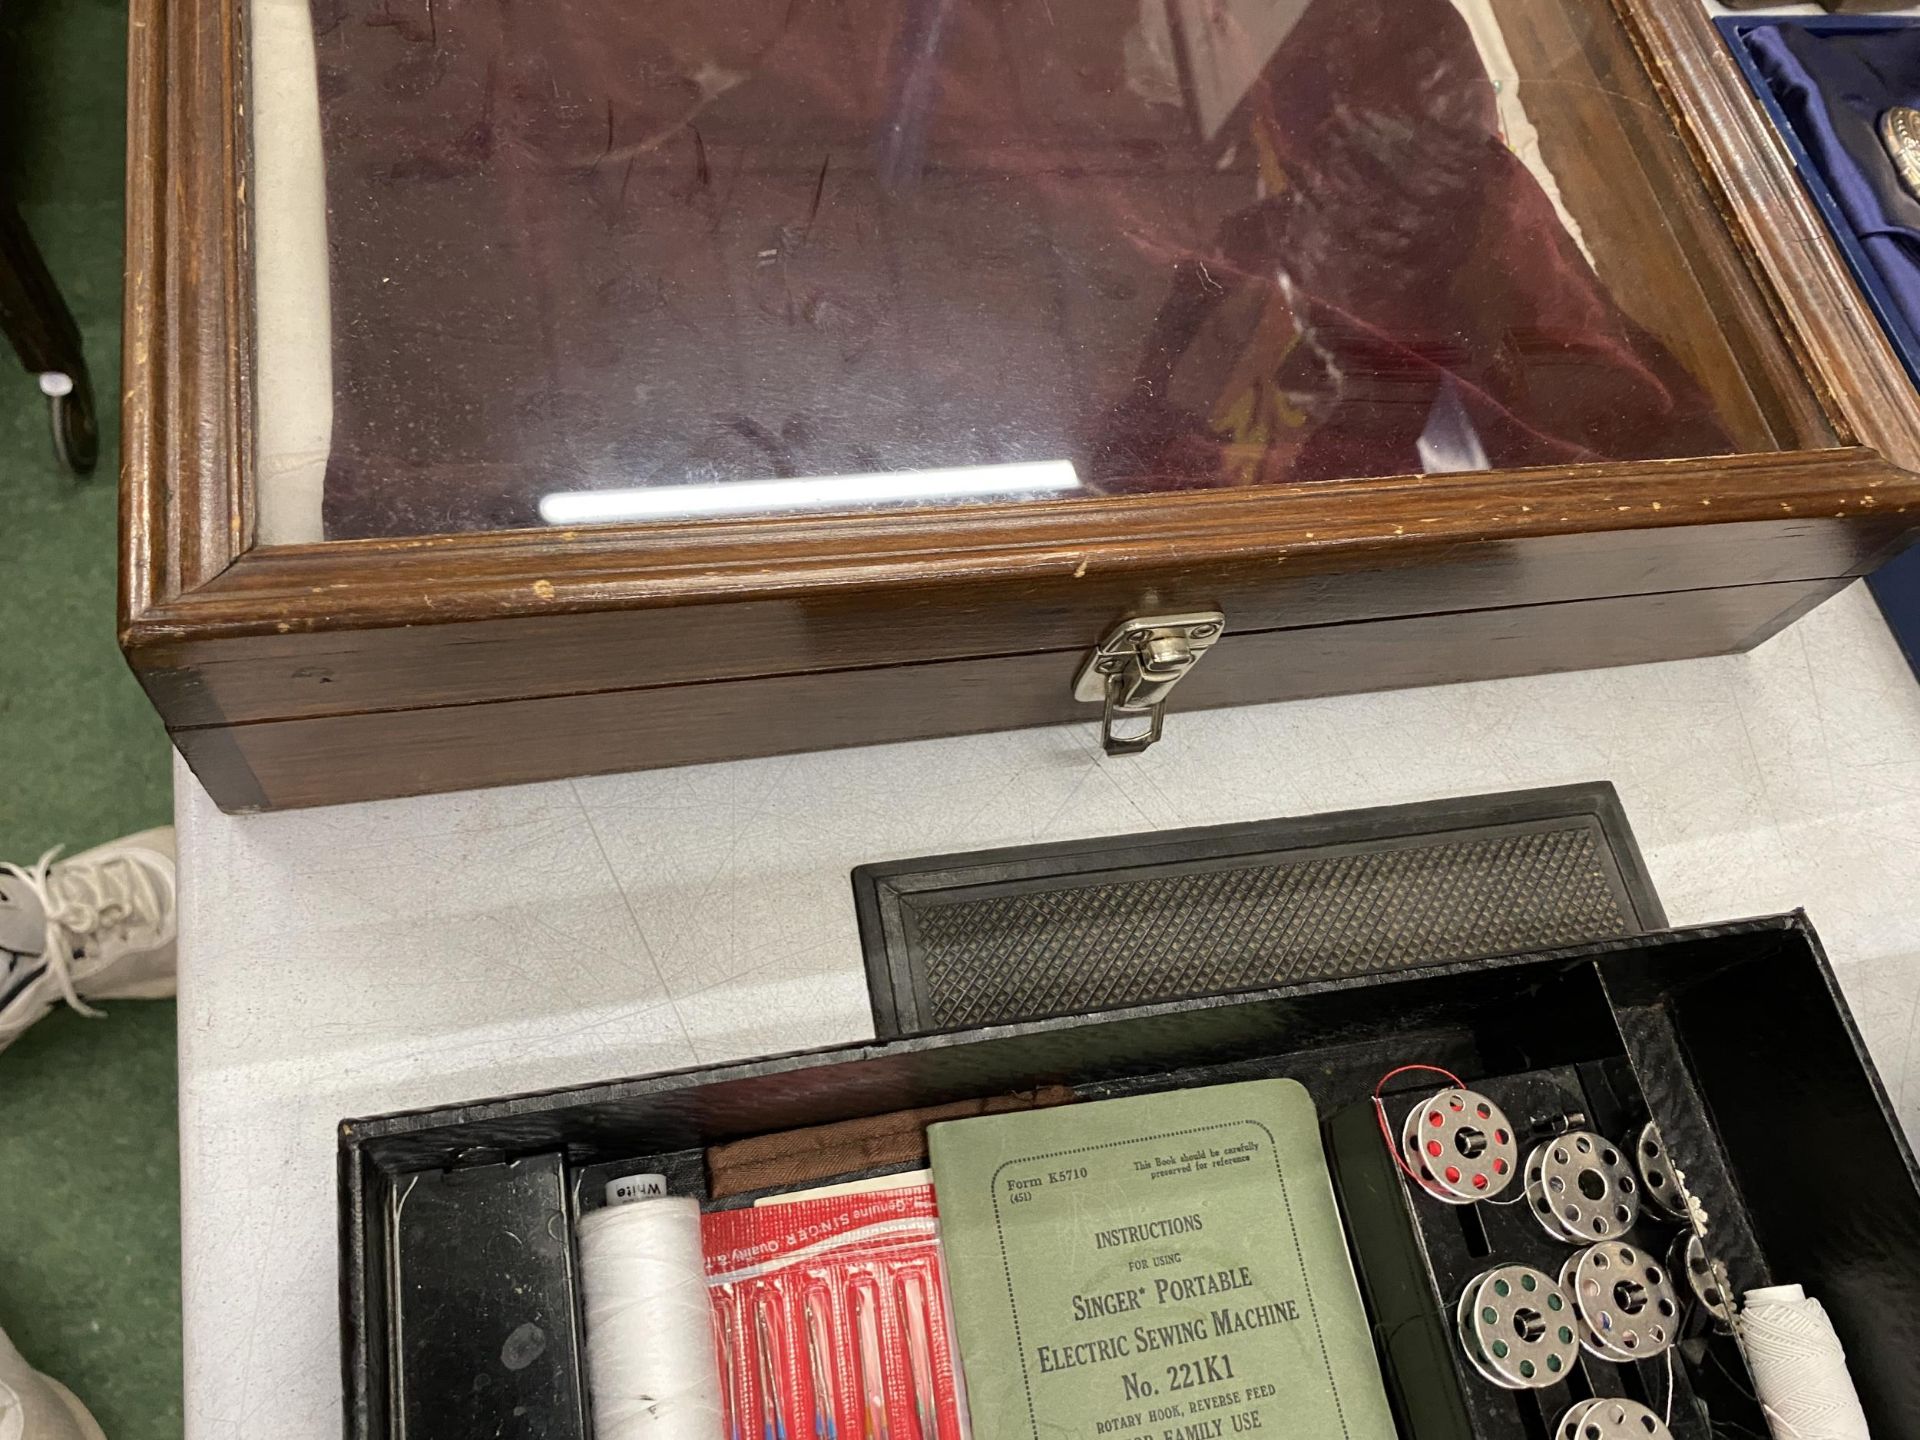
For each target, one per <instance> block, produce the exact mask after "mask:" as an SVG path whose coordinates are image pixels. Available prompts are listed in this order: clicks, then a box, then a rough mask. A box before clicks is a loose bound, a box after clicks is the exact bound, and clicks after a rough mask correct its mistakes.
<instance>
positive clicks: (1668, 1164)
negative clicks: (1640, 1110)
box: [1633, 1120, 1687, 1220]
mask: <svg viewBox="0 0 1920 1440" xmlns="http://www.w3.org/2000/svg"><path fill="white" fill-rule="evenodd" d="M1633 1163H1634V1165H1635V1167H1636V1168H1637V1169H1638V1170H1639V1171H1640V1178H1641V1180H1643V1181H1644V1182H1645V1189H1644V1190H1643V1191H1642V1193H1643V1194H1644V1195H1645V1196H1646V1197H1647V1200H1648V1202H1649V1203H1650V1204H1651V1205H1652V1206H1653V1208H1654V1209H1656V1210H1658V1211H1659V1212H1660V1213H1661V1214H1662V1215H1665V1216H1666V1217H1667V1218H1668V1219H1670V1220H1685V1219H1686V1218H1687V1192H1686V1190H1685V1189H1684V1188H1683V1187H1682V1186H1681V1184H1680V1176H1679V1174H1678V1172H1676V1171H1675V1170H1674V1168H1673V1161H1672V1160H1670V1159H1669V1158H1668V1156H1667V1143H1666V1141H1664V1140H1662V1139H1661V1138H1660V1127H1659V1126H1658V1125H1655V1124H1654V1123H1653V1121H1651V1120H1649V1121H1648V1122H1647V1123H1646V1124H1645V1125H1642V1126H1641V1127H1640V1133H1639V1135H1638V1136H1636V1137H1635V1139H1634V1145H1633Z"/></svg>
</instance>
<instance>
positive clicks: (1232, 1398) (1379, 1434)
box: [927, 1080, 1395, 1440]
mask: <svg viewBox="0 0 1920 1440" xmlns="http://www.w3.org/2000/svg"><path fill="white" fill-rule="evenodd" d="M927 1138H928V1141H929V1144H930V1146H931V1149H932V1153H933V1180H934V1188H935V1192H936V1194H937V1197H938V1200H939V1205H940V1229H941V1235H942V1240H943V1243H944V1245H945V1249H946V1256H947V1272H948V1277H949V1283H950V1284H951V1286H952V1290H953V1308H954V1319H955V1324H956V1326H957V1328H958V1333H959V1340H960V1352H961V1356H962V1359H963V1361H964V1364H965V1368H966V1377H967V1393H968V1403H969V1406H970V1408H971V1410H972V1414H973V1433H974V1435H975V1437H976V1440H1016V1437H1027V1440H1096V1437H1101V1440H1216V1437H1231V1436H1254V1437H1260V1440H1393V1436H1394V1434H1395V1431H1394V1426H1393V1421H1392V1418H1391V1416H1390V1414H1389V1412H1388V1409H1387V1399H1386V1394H1385V1391H1384V1390H1383V1389H1382V1386H1381V1382H1380V1368H1379V1365H1378V1363H1377V1361H1376V1360H1375V1359H1374V1350H1373V1341H1372V1338H1371V1336H1370V1334H1369V1332H1368V1327H1367V1319H1366V1314H1365V1311H1364V1310H1363V1309H1362V1307H1361V1303H1360V1292H1359V1287H1358V1286H1357V1285H1356V1283H1355V1281H1354V1276H1353V1266H1352V1263H1351V1261H1350V1260H1349V1259H1348V1256H1347V1247H1346V1240H1345V1237H1344V1236H1343V1235H1342V1233H1341V1229H1340V1217H1339V1214H1338V1213H1337V1212H1336V1210H1335V1208H1334V1200H1333V1186H1332V1184H1331V1182H1330V1181H1329V1180H1328V1178H1327V1163H1326V1158H1325V1156H1324V1155H1323V1153H1322V1152H1321V1148H1320V1128H1319V1125H1318V1123H1317V1119H1316V1116H1315V1114H1314V1108H1313V1100H1312V1098H1311V1097H1310V1096H1309V1095H1308V1094H1307V1092H1306V1090H1305V1089H1304V1088H1303V1087H1302V1086H1301V1085H1299V1084H1298V1083H1297V1082H1295V1081H1292V1080H1257V1081H1252V1082H1250V1083H1247V1084H1240V1085H1215V1086H1209V1087H1205V1088H1202V1089H1195V1090H1177V1091H1168V1092H1166V1093H1164V1094H1158V1095H1144V1096H1140V1097H1137V1098H1134V1099H1128V1100H1105V1101H1098V1102H1095V1103H1091V1104H1083V1105H1068V1106H1063V1107H1061V1108H1060V1109H1056V1110H1037V1111H1031V1112H1027V1113H1024V1114H1017V1115H996V1116H989V1117H983V1118H981V1119H977V1120H956V1121H951V1122H949V1123H946V1124H942V1125H934V1126H932V1127H930V1128H929V1129H928V1131H927Z"/></svg>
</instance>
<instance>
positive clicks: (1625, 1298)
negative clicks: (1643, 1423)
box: [1560, 1240, 1680, 1365]
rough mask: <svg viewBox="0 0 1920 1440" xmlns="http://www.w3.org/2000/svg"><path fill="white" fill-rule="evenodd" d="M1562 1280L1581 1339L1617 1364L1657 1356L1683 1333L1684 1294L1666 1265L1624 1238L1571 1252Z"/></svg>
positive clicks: (1589, 1350) (1595, 1352)
mask: <svg viewBox="0 0 1920 1440" xmlns="http://www.w3.org/2000/svg"><path fill="white" fill-rule="evenodd" d="M1560 1284H1561V1285H1562V1287H1563V1288H1564V1289H1565V1290H1566V1292H1567V1294H1568V1295H1570V1296H1571V1297H1572V1299H1573V1308H1574V1314H1575V1316H1576V1317H1577V1318H1578V1320H1579V1324H1578V1325H1577V1326H1576V1327H1575V1328H1576V1329H1578V1330H1579V1332H1580V1343H1581V1344H1582V1345H1583V1346H1585V1347H1586V1350H1587V1353H1588V1354H1590V1355H1595V1356H1598V1357H1599V1358H1600V1359H1602V1360H1611V1361H1613V1362H1615V1363H1616V1364H1622V1365H1624V1364H1629V1363H1631V1362H1632V1361H1635V1360H1651V1359H1655V1358H1657V1357H1658V1356H1660V1355H1661V1354H1662V1353H1664V1352H1665V1351H1666V1350H1667V1349H1668V1348H1669V1347H1670V1346H1672V1344H1673V1343H1674V1341H1675V1340H1677V1339H1679V1337H1680V1297H1679V1296H1678V1295H1677V1294H1676V1293H1675V1292H1674V1288H1673V1278H1672V1276H1671V1275H1669V1274H1668V1272H1667V1270H1666V1268H1665V1267H1664V1266H1662V1265H1660V1264H1659V1263H1657V1262H1656V1261H1654V1260H1653V1259H1652V1258H1651V1257H1650V1256H1647V1255H1645V1254H1643V1253H1641V1252H1640V1251H1639V1250H1636V1249H1635V1248H1634V1247H1633V1246H1631V1245H1627V1244H1623V1243H1622V1242H1620V1241H1618V1240H1614V1241H1609V1242H1607V1243H1606V1244H1603V1245H1591V1246H1588V1247H1587V1248H1586V1249H1585V1250H1582V1251H1580V1252H1579V1253H1577V1254H1574V1255H1569V1256H1568V1257H1567V1263H1566V1264H1565V1265H1563V1266H1561V1267H1560Z"/></svg>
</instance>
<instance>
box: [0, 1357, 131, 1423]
mask: <svg viewBox="0 0 1920 1440" xmlns="http://www.w3.org/2000/svg"><path fill="white" fill-rule="evenodd" d="M0 1440H107V1437H106V1434H105V1432H104V1431H102V1430H101V1428H100V1425H99V1422H98V1421H96V1420H95V1419H94V1418H93V1416H91V1415H89V1414H88V1413H87V1407H86V1406H84V1405H82V1404H81V1403H80V1402H79V1401H78V1400H76V1399H74V1397H73V1392H72V1391H71V1390H69V1389H67V1387H66V1386H64V1385H62V1384H61V1383H60V1382H59V1381H58V1380H55V1379H54V1378H53V1377H51V1376H49V1375H42V1374H41V1373H40V1372H39V1371H38V1370H36V1369H34V1368H33V1367H32V1366H31V1365H29V1364H27V1362H26V1361H25V1360H24V1359H22V1358H21V1355H20V1352H19V1351H18V1350H16V1349H14V1348H13V1342H12V1341H11V1340H9V1339H7V1334H6V1332H5V1331H4V1330H0Z"/></svg>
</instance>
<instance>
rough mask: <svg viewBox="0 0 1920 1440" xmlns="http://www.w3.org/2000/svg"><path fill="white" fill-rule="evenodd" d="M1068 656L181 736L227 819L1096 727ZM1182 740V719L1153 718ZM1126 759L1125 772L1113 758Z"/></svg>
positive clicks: (1479, 661) (1716, 594)
mask: <svg viewBox="0 0 1920 1440" xmlns="http://www.w3.org/2000/svg"><path fill="white" fill-rule="evenodd" d="M1837 588H1838V587H1837V586H1836V585H1835V584H1834V582H1831V581H1817V580H1816V581H1802V582H1797V583H1791V584H1780V585H1749V586H1738V587H1732V588H1728V589H1721V590H1692V591H1683V592H1679V593H1676V594H1667V595H1641V596H1632V597H1627V598H1621V599H1610V600H1589V601H1580V602H1574V603H1571V604H1566V605H1538V606H1523V607H1518V608H1512V609H1500V610H1479V611H1472V612H1467V613H1463V614H1456V615H1428V616H1418V617H1414V618H1411V619H1402V620H1381V621H1374V622H1371V623H1367V624H1358V625H1328V626H1313V627H1308V628H1305V629H1298V630H1277V631H1268V632H1265V633H1262V634H1254V635H1242V636H1229V637H1227V638H1226V639H1224V640H1222V641H1221V642H1220V643H1219V644H1218V645H1216V646H1215V647H1214V649H1213V651H1212V652H1211V653H1210V654H1209V655H1208V657H1207V659H1206V661H1205V663H1203V664H1202V665H1200V666H1197V667H1196V668H1195V669H1194V671H1193V673H1192V674H1191V675H1190V676H1189V677H1188V678H1187V679H1186V680H1185V681H1183V682H1182V683H1181V685H1180V688H1179V689H1178V690H1177V691H1175V692H1174V701H1173V704H1172V707H1171V708H1172V709H1173V710H1175V711H1180V710H1197V709H1205V708H1210V707H1214V706H1220V705H1240V704H1247V703H1252V702H1260V701H1273V700H1295V699H1301V698H1305V697H1308V696H1315V695H1336V694H1346V693H1352V692H1356V691H1365V690H1379V689H1393V688H1398V687H1403V686H1416V685H1441V684H1448V683H1451V682H1454V681H1460V680H1485V679H1493V678H1497V677H1502V676H1511V675H1530V674H1542V673H1547V672H1552V671H1565V670H1585V669H1591V668H1596V667H1600V666H1608V665H1622V664H1634V663H1638V662H1641V661H1646V660H1678V659H1688V658H1691V657H1694V656H1700V655H1714V654H1720V653H1722V652H1725V651H1730V650H1738V649H1742V648H1745V647H1747V646H1751V645H1754V644H1758V643H1759V642H1760V641H1761V640H1763V639H1765V638H1766V637H1767V636H1769V635H1771V634H1773V633H1774V632H1775V631H1776V630H1778V629H1779V628H1780V627H1781V626H1783V625H1785V624H1788V623H1790V622H1791V621H1792V620H1795V619H1797V618H1798V617H1799V616H1800V615H1802V614H1804V613H1805V612H1806V611H1808V610H1810V609H1812V608H1813V606H1815V605H1817V604H1818V603H1819V602H1820V601H1822V600H1824V599H1826V598H1827V597H1828V596H1830V595H1831V594H1833V593H1834V592H1835V590H1836V589H1837ZM1079 660H1080V655H1079V653H1078V652H1077V651H1076V652H1071V653H1060V654H1039V655H1023V656H1011V657H1005V658H998V659H987V660H954V661H946V662H943V663H937V664H931V665H893V666H886V667H882V668H877V669H870V670H856V671H830V672H826V673H821V674H811V675H786V676H772V677H763V678H756V679H750V680H737V681H731V682H715V683H708V684H698V685H668V686H659V687H655V688H652V689H646V690H623V691H613V692H606V693H600V694H592V695H568V696H558V697H554V698H551V699H545V700H515V701H502V702H499V703H495V704H489V705H459V706H452V707H448V708H445V709H437V710H399V711H386V712H382V713H378V714H367V715H342V716H335V717H330V718H326V719H312V720H278V721H268V722H264V723H260V724H252V725H217V726H209V727H206V728H204V729H194V730H181V731H176V732H175V733H174V737H173V738H174V741H175V743H176V744H177V745H179V747H180V750H181V753H182V754H184V755H185V756H186V758H187V762H188V764H189V765H191V766H192V768H193V770H194V773H195V774H196V775H197V776H199V778H200V782H201V783H202V784H203V785H205V786H206V788H207V790H208V793H209V794H211V795H212V796H213V798H214V800H215V801H216V802H217V803H219V804H220V805H221V806H222V807H224V808H226V809H230V810H246V809H280V808H285V807H292V806H304V805H330V804H337V803H340V802H342V801H350V800H367V799H379V798H385V797H390V796H396V795H418V794H427V793H432V792H436V791H442V790H457V789H468V788H472V787H477V786H483V785H505V784H517V783H522V782H528V781H536V780H549V779H556V778H559V777H562V776H568V775H581V774H595V773H601V772H612V771H624V770H646V769H657V768H660V767H663V766H671V765H690V764H698V763H702V762H705V761H713V760H727V759H734V758H738V757H741V756H750V755H777V754H785V753H790V752H794V751H802V750H820V749H830V748H834V747H838V746H845V745H872V744H881V743H885V742H889V741H897V740H912V739H918V738H921V737H925V736H929V735H960V734H968V733H973V732H977V731H985V730H998V729H1006V728H1011V727H1022V726H1032V725H1055V724H1063V723H1070V722H1071V723H1079V724H1083V725H1086V726H1088V727H1089V734H1091V733H1092V727H1093V726H1094V725H1095V724H1096V723H1097V722H1098V719H1099V710H1098V708H1097V707H1094V706H1082V705H1078V704H1076V703H1075V702H1074V701H1073V699H1072V697H1071V696H1070V694H1069V688H1070V682H1071V680H1072V677H1073V673H1074V670H1075V667H1076V666H1077V665H1078V663H1079ZM1168 735H1169V739H1167V740H1165V741H1163V742H1162V743H1163V744H1176V745H1177V744H1180V743H1182V742H1181V728H1180V721H1179V718H1178V716H1177V715H1175V716H1174V717H1173V718H1172V719H1171V720H1170V721H1169V722H1168ZM1115 763H1124V762H1115Z"/></svg>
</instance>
